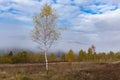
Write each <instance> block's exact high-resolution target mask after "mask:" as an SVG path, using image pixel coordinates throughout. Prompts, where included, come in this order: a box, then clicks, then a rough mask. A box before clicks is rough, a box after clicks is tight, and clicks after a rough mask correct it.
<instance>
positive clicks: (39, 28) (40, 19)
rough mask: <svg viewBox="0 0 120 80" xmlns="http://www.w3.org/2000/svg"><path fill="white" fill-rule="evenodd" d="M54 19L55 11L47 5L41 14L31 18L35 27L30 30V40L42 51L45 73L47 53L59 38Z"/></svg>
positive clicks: (55, 17) (55, 16)
mask: <svg viewBox="0 0 120 80" xmlns="http://www.w3.org/2000/svg"><path fill="white" fill-rule="evenodd" d="M56 19H57V15H56V13H55V11H54V10H53V9H52V7H51V6H50V5H48V4H45V5H44V6H43V8H42V9H41V12H40V13H39V14H37V15H35V16H34V17H33V22H34V25H35V26H34V29H33V30H32V40H33V41H34V42H36V43H38V44H39V48H40V49H42V50H44V53H45V61H46V70H47V73H48V59H47V51H48V49H49V48H50V47H51V45H52V44H53V43H54V42H55V41H56V40H58V38H59V36H60V33H59V31H58V29H57V27H56V26H57V25H56V24H57V23H56Z"/></svg>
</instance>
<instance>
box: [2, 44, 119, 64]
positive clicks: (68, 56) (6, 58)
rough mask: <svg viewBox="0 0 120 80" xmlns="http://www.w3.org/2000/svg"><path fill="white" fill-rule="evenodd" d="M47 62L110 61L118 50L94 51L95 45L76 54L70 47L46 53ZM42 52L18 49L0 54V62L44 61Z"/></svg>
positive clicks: (117, 58) (116, 54) (116, 55)
mask: <svg viewBox="0 0 120 80" xmlns="http://www.w3.org/2000/svg"><path fill="white" fill-rule="evenodd" d="M47 56H48V61H49V62H112V61H119V60H120V52H117V53H115V52H113V51H110V52H109V53H105V52H100V53H96V51H95V46H93V45H92V46H91V47H90V48H88V51H84V50H83V49H81V50H80V51H79V52H78V54H75V53H74V51H73V50H72V49H70V50H69V51H68V52H67V53H65V52H61V53H50V54H48V55H47ZM44 62H45V58H44V53H32V52H27V51H19V52H16V53H13V51H10V52H8V53H5V54H2V55H1V56H0V63H1V64H7V63H10V64H16V63H44Z"/></svg>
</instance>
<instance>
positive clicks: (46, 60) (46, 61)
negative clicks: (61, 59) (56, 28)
mask: <svg viewBox="0 0 120 80" xmlns="http://www.w3.org/2000/svg"><path fill="white" fill-rule="evenodd" d="M45 63H46V71H47V74H48V59H47V50H46V49H45Z"/></svg>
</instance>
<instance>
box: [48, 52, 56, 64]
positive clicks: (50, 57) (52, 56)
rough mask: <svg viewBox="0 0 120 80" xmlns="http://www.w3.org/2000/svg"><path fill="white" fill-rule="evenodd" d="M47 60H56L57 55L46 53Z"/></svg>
mask: <svg viewBox="0 0 120 80" xmlns="http://www.w3.org/2000/svg"><path fill="white" fill-rule="evenodd" d="M48 60H49V61H50V62H53V61H56V60H57V57H56V55H55V54H54V53H51V54H49V55H48Z"/></svg>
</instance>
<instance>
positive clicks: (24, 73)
mask: <svg viewBox="0 0 120 80" xmlns="http://www.w3.org/2000/svg"><path fill="white" fill-rule="evenodd" d="M0 80H120V63H92V62H73V63H72V62H64V63H63V62H60V63H51V64H49V74H48V75H46V71H45V65H44V64H1V65H0Z"/></svg>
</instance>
